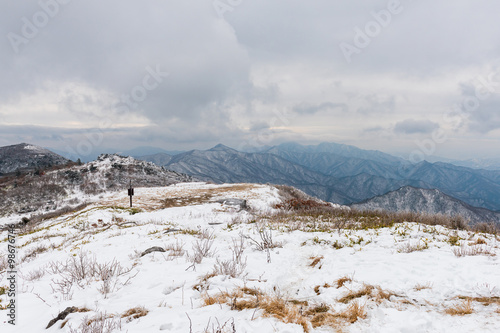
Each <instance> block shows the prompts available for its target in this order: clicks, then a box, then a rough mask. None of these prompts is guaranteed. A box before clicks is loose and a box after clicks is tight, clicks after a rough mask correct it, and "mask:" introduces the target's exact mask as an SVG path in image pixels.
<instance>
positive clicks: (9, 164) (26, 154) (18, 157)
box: [0, 143, 71, 174]
mask: <svg viewBox="0 0 500 333" xmlns="http://www.w3.org/2000/svg"><path fill="white" fill-rule="evenodd" d="M68 162H71V161H70V160H68V159H66V158H64V157H62V156H60V155H58V154H56V153H54V152H52V151H50V150H47V149H45V148H42V147H38V146H35V145H31V144H27V143H20V144H17V145H12V146H5V147H0V174H8V173H12V172H15V171H17V170H37V169H45V168H48V167H51V166H55V165H62V164H66V163H68Z"/></svg>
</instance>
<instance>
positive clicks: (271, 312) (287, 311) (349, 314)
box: [202, 288, 366, 333]
mask: <svg viewBox="0 0 500 333" xmlns="http://www.w3.org/2000/svg"><path fill="white" fill-rule="evenodd" d="M202 300H203V304H204V305H206V306H208V305H214V304H227V305H229V306H230V307H231V310H237V311H242V310H247V309H249V310H251V309H254V310H256V309H259V310H261V311H262V312H261V315H262V316H263V317H273V318H276V319H278V320H280V321H282V322H284V323H293V324H298V325H301V326H302V328H303V329H304V332H306V333H309V332H310V331H311V327H313V328H316V327H319V326H329V327H331V328H334V329H336V330H338V329H339V328H340V326H341V325H342V324H343V322H345V321H348V322H351V323H352V322H354V321H356V320H357V318H360V317H362V318H364V316H366V313H365V312H364V306H363V307H361V306H359V304H357V303H356V304H354V305H352V304H351V305H350V306H349V307H348V308H347V309H346V310H345V311H344V312H342V313H339V314H335V313H331V312H330V311H331V309H330V307H329V306H328V305H326V304H320V305H314V306H310V305H309V303H308V302H307V301H298V300H286V299H284V298H283V297H281V296H279V295H267V294H265V293H263V292H261V291H259V290H257V289H252V288H239V289H236V290H234V291H232V292H231V293H229V292H222V293H218V294H216V295H212V296H209V295H208V294H205V295H204V296H203V298H202Z"/></svg>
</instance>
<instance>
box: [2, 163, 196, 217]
mask: <svg viewBox="0 0 500 333" xmlns="http://www.w3.org/2000/svg"><path fill="white" fill-rule="evenodd" d="M191 181H195V179H194V178H192V177H190V176H188V175H185V174H181V173H178V172H175V171H170V170H166V169H165V168H164V167H161V166H157V165H155V164H153V163H150V162H145V161H140V160H136V159H134V158H132V157H124V156H119V155H116V154H114V155H109V154H103V155H101V156H99V157H98V158H97V160H95V161H92V162H89V163H86V164H83V165H72V166H68V167H63V168H59V169H56V170H47V171H46V172H44V173H41V174H38V175H36V174H23V175H20V176H17V177H14V176H12V177H5V178H4V179H3V180H2V181H0V192H1V193H2V197H1V200H0V216H6V215H9V214H14V213H31V214H33V213H35V212H40V211H41V210H45V211H52V210H56V209H59V208H61V207H64V206H67V205H70V206H74V205H76V204H81V203H83V202H85V201H86V200H88V199H89V198H93V197H95V196H98V195H101V194H102V193H105V192H109V191H125V189H127V188H128V187H129V183H130V182H132V185H133V186H134V187H145V186H147V187H158V186H168V185H172V184H176V183H180V182H191Z"/></svg>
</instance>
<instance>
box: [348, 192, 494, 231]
mask: <svg viewBox="0 0 500 333" xmlns="http://www.w3.org/2000/svg"><path fill="white" fill-rule="evenodd" d="M351 207H353V208H357V209H360V210H388V211H407V212H415V213H427V214H443V215H447V216H455V215H460V216H462V217H464V218H465V219H467V220H469V221H470V222H472V223H477V222H494V223H499V222H500V213H499V212H493V211H490V210H488V209H485V208H479V207H473V206H471V205H469V204H467V203H465V202H463V201H460V200H458V199H455V198H453V197H450V196H449V195H446V194H444V193H443V192H441V191H439V190H436V189H432V190H431V189H421V188H415V187H411V186H405V187H402V188H400V189H398V190H396V191H391V192H389V193H387V194H384V195H381V196H376V197H374V198H371V199H368V200H365V201H363V202H361V203H357V204H353V205H352V206H351Z"/></svg>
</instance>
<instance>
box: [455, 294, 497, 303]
mask: <svg viewBox="0 0 500 333" xmlns="http://www.w3.org/2000/svg"><path fill="white" fill-rule="evenodd" d="M458 298H460V299H462V300H465V301H469V300H470V301H474V302H478V303H481V304H483V305H491V304H498V305H500V297H497V296H492V297H467V296H460V297H458Z"/></svg>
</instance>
